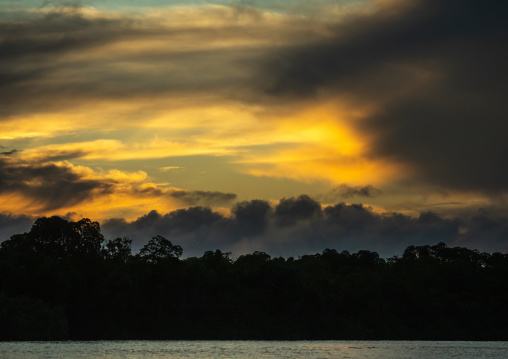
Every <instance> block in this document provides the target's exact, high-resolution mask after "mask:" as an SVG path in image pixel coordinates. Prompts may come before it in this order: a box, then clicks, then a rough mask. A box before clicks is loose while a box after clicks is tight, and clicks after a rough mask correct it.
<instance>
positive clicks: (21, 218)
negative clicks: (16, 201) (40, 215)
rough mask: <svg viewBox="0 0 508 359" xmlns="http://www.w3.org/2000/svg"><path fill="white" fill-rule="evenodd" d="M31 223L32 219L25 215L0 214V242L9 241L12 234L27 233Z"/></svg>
mask: <svg viewBox="0 0 508 359" xmlns="http://www.w3.org/2000/svg"><path fill="white" fill-rule="evenodd" d="M33 222H34V221H33V218H30V217H28V216H25V215H13V214H10V213H0V242H2V241H4V240H6V239H9V238H10V237H11V236H12V235H14V234H18V233H25V232H28V231H29V230H30V228H31V227H32V224H33Z"/></svg>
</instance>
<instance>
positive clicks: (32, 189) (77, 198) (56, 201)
mask: <svg viewBox="0 0 508 359" xmlns="http://www.w3.org/2000/svg"><path fill="white" fill-rule="evenodd" d="M111 189H112V184H111V183H107V182H101V181H98V180H90V179H84V178H83V177H82V175H80V174H79V173H76V172H74V171H73V170H72V168H70V167H67V166H59V165H56V164H54V163H41V164H39V163H30V162H22V161H16V160H10V159H8V158H5V157H4V158H2V157H0V194H7V195H8V194H17V195H19V196H23V197H25V198H27V199H28V200H29V201H31V202H33V203H34V204H36V205H38V206H39V207H40V209H41V210H53V209H58V208H62V207H65V206H70V205H75V204H78V203H81V202H82V201H84V200H86V199H90V198H91V197H93V196H94V195H96V194H98V193H101V194H105V193H109V192H110V190H111Z"/></svg>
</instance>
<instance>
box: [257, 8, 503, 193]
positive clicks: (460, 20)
mask: <svg viewBox="0 0 508 359" xmlns="http://www.w3.org/2000/svg"><path fill="white" fill-rule="evenodd" d="M507 16H508V2H506V1H481V0H473V1H463V0H425V1H423V0H422V1H408V2H395V3H394V5H391V7H386V8H384V9H382V10H380V11H378V12H375V13H374V14H370V15H362V16H359V15H356V16H354V17H353V18H350V19H349V20H346V21H344V22H341V23H340V24H338V25H336V26H335V27H330V32H331V33H332V34H333V36H330V37H327V38H325V39H323V40H322V41H320V42H314V43H312V44H307V45H304V46H295V47H292V48H288V49H282V50H280V51H278V52H277V54H276V56H275V57H273V60H272V61H268V62H267V63H266V67H265V68H264V70H263V71H265V73H267V76H266V78H269V79H273V80H272V82H271V85H270V86H268V87H267V93H269V94H270V95H273V96H279V97H283V98H293V99H296V98H300V97H309V96H312V95H314V94H316V93H318V91H320V93H323V91H328V92H332V93H333V92H335V93H336V95H337V96H339V97H342V98H343V99H346V100H349V101H353V102H354V103H356V104H357V105H360V106H361V105H370V104H376V108H378V109H379V110H378V111H377V112H376V113H374V114H373V115H372V116H370V117H369V118H367V119H366V121H364V122H362V123H361V124H360V125H361V126H362V128H363V130H364V131H366V132H368V133H371V134H375V137H374V138H375V141H374V143H373V147H372V152H371V155H372V156H384V157H387V158H389V159H395V160H397V161H400V162H402V163H406V164H408V165H410V166H412V167H413V168H414V169H415V170H416V174H417V175H418V176H420V178H422V179H424V180H427V181H430V182H432V183H435V184H439V185H443V186H448V187H451V188H459V189H473V190H484V191H497V190H506V189H508V181H507V179H508V167H507V166H506V165H505V164H506V162H507V160H508V141H506V139H505V137H506V133H508V121H506V119H507V118H508V107H507V106H506V96H507V94H508V68H507V67H506V63H508V47H507V46H506V43H507V41H508V22H507V21H506V18H507Z"/></svg>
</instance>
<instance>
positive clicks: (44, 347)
mask: <svg viewBox="0 0 508 359" xmlns="http://www.w3.org/2000/svg"><path fill="white" fill-rule="evenodd" d="M0 358H1V359H40V358H62V359H63V358H65V359H78V358H79V359H89V358H90V359H92V358H94V359H95V358H103V359H120V358H122V359H134V358H146V359H159V358H170V359H173V358H174V359H176V358H302V359H303V358H305V359H312V358H316V359H317V358H320V359H325V358H351V359H357V358H358V359H359V358H390V359H396V358H433V359H439V358H461V359H466V358H503V359H505V358H508V342H430V341H426V342H420V341H296V342H284V341H99V342H5V343H0Z"/></svg>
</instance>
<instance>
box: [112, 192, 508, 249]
mask: <svg viewBox="0 0 508 359" xmlns="http://www.w3.org/2000/svg"><path fill="white" fill-rule="evenodd" d="M231 212H232V215H231V217H226V216H224V215H222V214H220V213H218V212H214V211H213V210H212V209H210V208H207V207H191V208H187V209H179V210H176V211H173V212H170V213H166V214H160V213H158V212H156V211H152V212H150V213H148V214H146V215H144V216H142V217H139V218H138V219H137V220H135V221H132V222H127V221H125V220H124V219H110V220H107V221H105V222H104V223H103V224H102V228H103V231H104V233H105V234H106V235H107V237H118V236H120V237H122V236H127V237H129V238H131V239H133V247H134V248H140V246H142V245H143V244H144V242H145V241H146V238H149V237H151V236H153V235H156V234H160V235H162V236H164V237H167V238H171V239H172V240H173V241H174V242H176V243H179V244H180V245H182V247H183V248H184V250H185V255H188V256H193V255H199V254H201V253H203V252H204V251H206V250H213V249H215V248H221V249H223V250H226V251H232V252H233V253H234V254H238V255H240V254H243V253H249V252H253V251H264V252H267V253H270V254H272V255H277V256H279V255H282V256H286V257H287V256H297V255H301V254H305V253H314V252H319V251H322V250H323V249H324V248H334V249H337V250H342V249H346V250H350V251H356V250H360V249H369V250H373V251H377V252H379V253H380V255H382V256H391V255H394V254H396V253H400V252H401V251H402V250H404V249H405V248H406V247H407V246H408V245H412V244H414V245H420V244H436V243H438V242H445V243H447V244H448V245H460V246H466V247H469V248H474V249H480V250H484V251H506V250H507V249H508V218H505V217H499V216H495V215H493V214H489V213H488V212H486V211H478V212H477V213H476V214H475V215H473V216H471V217H468V218H465V217H464V218H460V217H454V218H443V217H440V216H438V215H436V214H434V213H432V212H426V213H421V214H420V215H419V216H418V217H416V218H414V217H410V216H407V215H403V214H401V213H384V214H379V213H375V212H373V211H372V209H370V208H369V207H366V206H363V205H362V204H345V203H338V204H335V205H330V206H327V207H325V208H322V206H321V204H320V203H319V202H317V201H315V200H314V199H312V198H310V197H308V196H306V195H302V196H299V197H296V198H285V199H282V200H281V201H280V202H279V204H277V205H275V206H272V205H270V204H269V203H268V202H266V201H262V200H253V201H247V202H240V203H237V204H236V205H235V206H234V207H233V208H232V210H231Z"/></svg>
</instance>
